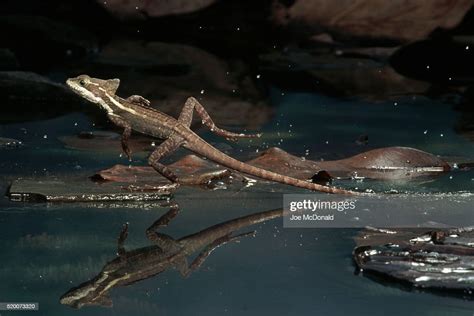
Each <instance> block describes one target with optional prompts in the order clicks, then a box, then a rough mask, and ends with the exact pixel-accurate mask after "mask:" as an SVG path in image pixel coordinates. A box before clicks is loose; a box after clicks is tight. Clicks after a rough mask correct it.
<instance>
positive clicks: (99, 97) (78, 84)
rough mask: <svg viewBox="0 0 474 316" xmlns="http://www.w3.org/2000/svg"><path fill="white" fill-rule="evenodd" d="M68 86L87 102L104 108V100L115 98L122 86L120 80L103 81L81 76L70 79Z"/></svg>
mask: <svg viewBox="0 0 474 316" xmlns="http://www.w3.org/2000/svg"><path fill="white" fill-rule="evenodd" d="M66 84H67V85H68V86H69V87H70V88H71V89H72V91H74V92H75V93H77V94H79V95H80V96H81V97H83V98H85V99H86V100H88V101H90V102H92V103H95V104H98V105H101V106H103V105H104V99H106V98H107V97H113V96H115V93H116V92H117V89H118V87H119V85H120V80H119V79H109V80H102V79H97V78H92V77H89V76H88V75H80V76H78V77H76V78H69V79H68V80H67V81H66Z"/></svg>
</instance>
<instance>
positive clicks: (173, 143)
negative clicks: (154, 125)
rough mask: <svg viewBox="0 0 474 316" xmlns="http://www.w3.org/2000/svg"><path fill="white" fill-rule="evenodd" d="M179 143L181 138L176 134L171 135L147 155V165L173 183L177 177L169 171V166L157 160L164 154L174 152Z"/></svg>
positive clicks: (176, 180)
mask: <svg viewBox="0 0 474 316" xmlns="http://www.w3.org/2000/svg"><path fill="white" fill-rule="evenodd" d="M181 144H182V140H181V139H179V138H178V137H176V136H175V137H173V136H171V137H170V138H168V139H167V140H165V141H164V142H163V143H161V144H160V146H158V148H156V149H155V151H153V152H152V153H151V155H150V156H149V157H148V163H149V165H150V166H152V167H153V169H155V170H156V171H157V172H158V173H159V174H161V175H162V176H163V177H165V178H167V179H168V180H170V181H171V182H173V183H176V182H178V177H177V176H176V175H175V174H174V173H173V172H172V171H171V169H170V168H168V167H167V166H165V165H164V164H162V163H160V162H159V160H160V159H161V158H163V157H165V156H166V155H169V154H171V153H172V152H174V151H175V150H176V149H178V148H179V146H181Z"/></svg>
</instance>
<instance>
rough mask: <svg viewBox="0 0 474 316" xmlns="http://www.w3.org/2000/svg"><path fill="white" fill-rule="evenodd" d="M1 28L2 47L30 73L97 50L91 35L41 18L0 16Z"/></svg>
mask: <svg viewBox="0 0 474 316" xmlns="http://www.w3.org/2000/svg"><path fill="white" fill-rule="evenodd" d="M0 27H1V28H2V30H6V31H5V32H3V34H2V35H3V36H2V45H3V46H4V47H9V49H11V50H12V51H13V53H14V54H15V55H16V57H17V58H18V60H19V61H20V63H21V65H22V66H23V67H27V68H29V69H44V68H46V67H47V66H48V65H50V64H57V63H58V61H67V60H70V59H71V58H73V57H83V56H85V55H86V54H88V53H91V52H94V51H96V50H97V39H96V38H95V36H94V35H93V34H91V33H89V32H87V31H85V30H83V29H81V28H78V27H76V26H73V25H71V24H66V23H63V22H58V21H54V20H51V19H49V18H46V17H43V16H34V15H4V16H0ZM32 50H34V53H32Z"/></svg>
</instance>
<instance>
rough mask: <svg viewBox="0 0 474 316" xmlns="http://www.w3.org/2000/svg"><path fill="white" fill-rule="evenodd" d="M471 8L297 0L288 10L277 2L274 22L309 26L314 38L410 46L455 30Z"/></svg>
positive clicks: (460, 0)
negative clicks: (437, 32)
mask: <svg viewBox="0 0 474 316" xmlns="http://www.w3.org/2000/svg"><path fill="white" fill-rule="evenodd" d="M472 4H473V2H472V1H471V0H447V1H446V0H433V1H419V2H416V3H415V2H413V1H409V0H403V1H397V2H392V1H384V0H355V1H354V0H341V1H331V0H297V1H295V2H294V3H293V4H292V5H291V6H289V7H286V6H284V5H283V4H281V3H280V2H279V1H276V2H275V5H274V6H273V14H272V15H273V16H272V18H273V20H274V21H275V23H276V24H278V25H282V26H291V25H304V26H307V27H309V28H312V29H313V34H315V33H316V34H317V33H321V32H322V30H324V31H325V32H327V33H329V34H331V35H332V37H334V38H336V39H337V40H347V39H349V40H354V39H355V40H360V39H365V40H366V39H372V40H385V41H386V40H390V41H396V42H411V41H415V40H420V39H424V38H426V37H427V36H428V35H430V33H431V32H433V31H434V30H435V29H438V28H439V29H450V28H453V27H455V26H456V25H458V24H459V23H460V22H461V21H462V19H463V18H464V15H465V14H466V13H467V12H468V11H469V9H470V8H471V7H472Z"/></svg>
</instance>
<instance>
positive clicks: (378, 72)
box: [262, 49, 430, 101]
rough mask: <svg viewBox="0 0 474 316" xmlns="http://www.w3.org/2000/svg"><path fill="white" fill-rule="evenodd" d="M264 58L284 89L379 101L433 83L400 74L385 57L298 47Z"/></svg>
mask: <svg viewBox="0 0 474 316" xmlns="http://www.w3.org/2000/svg"><path fill="white" fill-rule="evenodd" d="M262 59H263V60H264V61H265V62H266V63H267V66H266V67H265V73H266V77H267V78H270V79H269V81H270V82H272V83H273V84H275V85H277V86H280V87H282V88H283V89H290V90H293V89H296V90H300V89H301V90H303V91H306V90H309V91H317V90H320V91H323V92H324V93H326V94H330V95H337V96H347V97H354V96H357V97H360V98H363V99H366V100H371V101H377V100H387V99H388V98H396V97H399V96H405V95H411V94H423V93H425V92H426V91H427V90H428V89H429V88H430V84H429V83H426V82H423V81H418V80H414V79H409V78H407V77H404V76H402V75H400V74H399V73H397V72H396V71H395V70H394V69H393V68H392V67H391V66H390V65H389V64H388V63H387V62H385V61H377V60H371V59H368V58H363V57H347V56H346V57H345V56H337V55H334V54H325V55H319V54H318V52H312V51H310V50H300V49H295V50H294V51H291V50H290V51H288V52H286V53H285V54H284V55H282V54H280V53H278V54H276V53H274V54H269V55H265V56H262ZM288 65H291V66H292V67H291V68H288ZM288 78H291V80H289V79H288Z"/></svg>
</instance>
